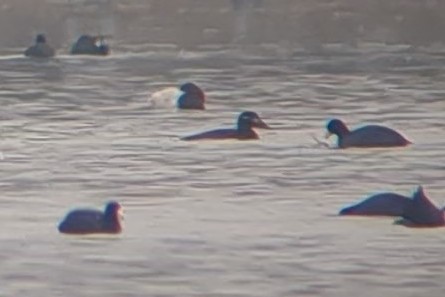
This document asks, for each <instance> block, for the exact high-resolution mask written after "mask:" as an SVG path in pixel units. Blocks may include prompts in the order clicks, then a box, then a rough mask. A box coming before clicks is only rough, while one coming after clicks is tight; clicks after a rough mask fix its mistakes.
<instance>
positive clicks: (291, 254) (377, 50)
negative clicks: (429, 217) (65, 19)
mask: <svg viewBox="0 0 445 297" xmlns="http://www.w3.org/2000/svg"><path fill="white" fill-rule="evenodd" d="M147 48H150V50H147ZM444 64H445V55H444V51H434V52H433V51H427V50H412V49H406V48H405V47H403V46H392V47H390V46H385V45H362V46H360V47H359V48H358V49H357V48H356V49H346V48H340V49H338V48H333V49H329V48H328V49H327V50H326V51H325V52H323V53H317V54H314V53H307V52H295V53H292V52H290V53H289V51H288V50H286V51H283V49H282V48H280V47H273V46H252V47H244V48H231V47H227V46H214V47H212V48H203V49H199V50H195V51H180V50H176V49H175V48H163V47H162V45H159V46H158V47H156V46H152V47H148V46H144V45H141V46H140V48H138V47H134V48H133V49H132V50H131V51H125V50H121V51H119V50H118V51H115V52H113V54H112V55H111V56H110V57H106V58H90V57H77V56H76V57H69V56H64V55H61V56H59V57H57V58H55V59H53V60H49V61H39V60H30V59H25V58H22V57H20V56H3V57H2V58H1V59H0V69H1V70H0V81H1V88H0V100H1V102H2V108H1V110H0V122H1V126H0V127H1V131H0V135H1V142H0V151H1V152H2V155H3V159H2V160H1V161H0V166H1V168H2V170H1V171H0V189H1V192H2V195H1V199H0V221H1V226H2V227H1V232H0V263H1V267H2V269H1V270H0V279H1V280H2V286H1V288H0V293H1V295H2V296H20V295H22V296H75V295H88V296H162V297H167V296H202V297H204V296H206V297H210V296H215V297H216V296H218V297H219V296H225V297H226V296H227V297H228V296H231V297H235V296H236V297H238V296H242V297H247V296H252V297H253V296H255V297H260V296H264V297H271V296H283V297H284V296H348V295H353V294H355V295H357V294H360V296H379V295H380V296H419V295H420V294H422V295H426V296H441V295H442V294H443V291H444V289H445V282H444V281H445V279H444V274H445V268H444V264H445V261H444V260H443V246H444V244H445V237H444V230H443V229H442V228H438V229H431V230H422V229H407V228H403V227H401V226H395V225H392V219H360V218H339V217H337V216H336V214H337V212H338V210H339V209H340V208H342V207H343V206H345V205H347V204H349V203H352V202H354V201H357V200H358V199H361V198H363V197H366V196H367V195H370V194H372V193H375V192H378V191H392V192H397V193H400V194H404V195H408V194H409V193H411V192H412V191H413V190H414V189H415V188H416V186H417V185H423V186H424V187H425V189H426V192H427V194H428V195H429V196H430V197H431V198H432V199H433V200H435V201H437V203H438V204H439V205H443V204H445V187H444V183H443V181H444V169H445V165H444V164H445V153H444V149H443V148H444V147H445V132H444V131H445V121H444V118H445V102H444V97H445V83H444V81H445V71H444V70H443V69H444V67H443V65H444ZM189 80H191V81H194V82H196V83H197V84H198V85H200V86H202V88H203V89H204V90H205V92H206V94H207V96H208V105H207V107H208V108H207V110H206V111H204V112H201V111H178V110H176V109H175V108H174V107H173V106H172V105H171V106H161V107H159V106H153V105H150V104H149V102H148V98H149V97H150V95H151V94H153V93H154V92H157V91H159V90H162V89H164V88H167V87H172V86H176V85H178V84H179V83H182V82H185V81H189ZM243 110H253V111H256V112H258V113H259V114H260V115H261V117H262V118H263V119H264V121H265V122H266V123H268V124H269V125H270V126H272V127H274V129H273V130H267V131H264V130H262V131H258V132H259V134H260V135H261V139H260V140H259V141H252V142H238V141H222V142H194V143H193V142H182V141H180V140H179V137H180V136H184V135H188V134H191V133H195V132H199V131H203V130H205V129H210V128H216V127H222V126H232V125H234V122H235V119H236V117H237V115H238V113H239V112H240V111H243ZM332 117H339V118H342V119H344V120H345V121H346V122H347V123H348V124H349V125H351V126H356V125H360V124H362V123H379V124H384V125H388V126H390V127H392V128H395V129H397V130H399V131H401V132H402V133H403V134H404V135H406V136H407V137H408V138H409V139H410V140H412V141H413V142H414V145H412V146H411V147H409V148H406V149H371V150H367V149H365V150H357V149H350V150H335V149H328V148H326V147H325V146H322V145H319V144H317V142H316V141H315V140H314V138H313V137H314V136H315V137H316V138H322V135H323V134H324V130H323V129H324V124H325V121H326V120H327V119H329V118H332ZM332 143H333V142H332ZM109 199H115V200H118V201H120V202H121V203H122V204H123V205H124V208H125V212H126V218H125V226H124V228H125V229H124V232H123V234H122V235H120V236H117V237H108V236H92V237H76V236H75V237H70V236H63V235H60V234H58V233H57V230H56V226H57V223H58V222H59V220H60V219H61V218H62V216H63V215H64V213H65V212H66V211H67V210H68V209H70V208H72V207H75V206H90V207H102V205H103V203H104V202H105V201H107V200H109Z"/></svg>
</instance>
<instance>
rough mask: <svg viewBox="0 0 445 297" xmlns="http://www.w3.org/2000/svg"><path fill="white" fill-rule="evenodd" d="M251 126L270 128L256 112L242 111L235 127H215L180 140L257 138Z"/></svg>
mask: <svg viewBox="0 0 445 297" xmlns="http://www.w3.org/2000/svg"><path fill="white" fill-rule="evenodd" d="M253 128H262V129H270V127H269V126H268V125H267V124H266V123H265V122H264V121H263V120H262V119H261V118H260V117H259V116H258V114H257V113H256V112H253V111H244V112H242V113H241V114H240V115H239V116H238V121H237V126H236V127H235V128H226V129H216V130H211V131H206V132H202V133H199V134H195V135H191V136H186V137H182V138H181V139H182V140H203V139H207V140H210V139H213V140H215V139H238V140H253V139H259V136H258V134H257V133H256V132H255V131H254V130H253Z"/></svg>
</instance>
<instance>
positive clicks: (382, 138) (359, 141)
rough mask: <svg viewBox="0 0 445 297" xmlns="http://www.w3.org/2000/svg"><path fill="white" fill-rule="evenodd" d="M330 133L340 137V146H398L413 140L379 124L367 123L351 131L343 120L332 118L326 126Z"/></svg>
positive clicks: (328, 134) (329, 134) (405, 144)
mask: <svg viewBox="0 0 445 297" xmlns="http://www.w3.org/2000/svg"><path fill="white" fill-rule="evenodd" d="M326 128H327V130H328V133H327V134H326V138H329V136H331V135H332V134H335V135H337V137H338V147H339V148H348V147H396V146H407V145H409V144H411V142H410V141H409V140H407V139H405V138H404V137H403V136H402V135H400V134H399V133H398V132H397V131H394V130H392V129H390V128H387V127H384V126H378V125H367V126H363V127H361V128H358V129H355V130H353V131H350V130H349V129H348V127H346V125H345V123H343V122H342V121H341V120H338V119H333V120H330V121H329V122H328V124H327V126H326Z"/></svg>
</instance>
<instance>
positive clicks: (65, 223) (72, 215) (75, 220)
mask: <svg viewBox="0 0 445 297" xmlns="http://www.w3.org/2000/svg"><path fill="white" fill-rule="evenodd" d="M121 218H122V206H121V205H120V204H119V203H118V202H115V201H111V202H108V203H107V204H106V206H105V211H100V210H95V209H74V210H72V211H70V212H69V213H68V214H67V215H66V216H65V218H64V219H63V220H62V221H61V222H60V224H59V226H58V229H59V232H61V233H67V234H94V233H109V234H117V233H121V232H122V226H121Z"/></svg>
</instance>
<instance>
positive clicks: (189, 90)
mask: <svg viewBox="0 0 445 297" xmlns="http://www.w3.org/2000/svg"><path fill="white" fill-rule="evenodd" d="M179 89H180V90H181V91H183V92H184V93H186V94H190V95H195V96H197V97H199V98H200V99H202V101H204V100H205V95H204V92H203V91H202V90H201V88H200V87H198V86H197V85H195V84H194V83H191V82H188V83H185V84H183V85H181V87H179Z"/></svg>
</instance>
